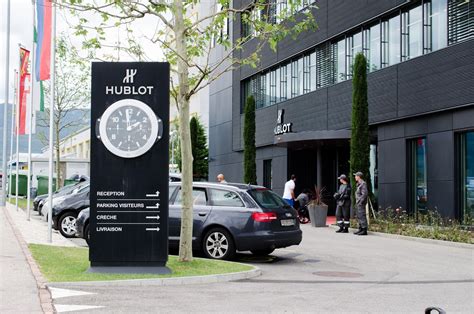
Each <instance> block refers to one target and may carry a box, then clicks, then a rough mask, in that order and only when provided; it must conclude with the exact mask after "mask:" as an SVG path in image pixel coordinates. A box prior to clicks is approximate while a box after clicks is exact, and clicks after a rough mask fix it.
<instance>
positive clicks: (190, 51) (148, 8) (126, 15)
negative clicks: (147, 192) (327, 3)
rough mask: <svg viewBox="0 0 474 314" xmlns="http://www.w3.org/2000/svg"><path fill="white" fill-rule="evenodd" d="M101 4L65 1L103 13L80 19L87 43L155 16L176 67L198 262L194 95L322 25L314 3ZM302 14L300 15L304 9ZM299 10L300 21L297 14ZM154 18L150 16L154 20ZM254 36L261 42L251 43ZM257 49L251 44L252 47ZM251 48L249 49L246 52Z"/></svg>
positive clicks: (185, 183) (187, 232)
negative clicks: (237, 26) (216, 54)
mask: <svg viewBox="0 0 474 314" xmlns="http://www.w3.org/2000/svg"><path fill="white" fill-rule="evenodd" d="M104 2H105V3H102V4H101V5H98V4H96V1H94V0H68V1H65V3H66V4H65V5H66V6H68V7H69V8H71V9H72V10H75V12H80V11H93V12H96V13H99V15H100V17H102V19H103V20H102V22H101V23H100V25H96V26H95V27H89V26H87V24H88V23H89V21H88V20H87V19H86V18H84V17H83V16H82V17H80V18H79V21H78V23H77V34H78V35H81V36H90V32H92V38H90V39H88V40H86V44H87V46H88V47H89V48H90V47H95V48H100V47H101V43H103V42H105V39H106V37H107V36H106V35H105V31H104V29H106V28H107V27H109V26H107V25H106V24H107V22H108V21H109V20H113V21H115V25H123V26H124V27H127V31H128V32H133V30H132V28H133V27H131V25H132V24H133V23H134V22H135V21H137V20H140V19H143V18H145V17H146V18H154V21H156V27H148V29H151V30H154V32H155V33H154V34H152V36H151V37H149V38H150V39H151V41H152V42H153V43H154V44H156V45H157V47H156V48H157V49H161V50H162V51H164V54H165V58H166V60H167V61H168V62H169V63H170V65H171V69H172V73H173V75H172V81H171V83H172V84H171V85H172V90H171V97H172V99H173V100H174V102H175V103H176V105H177V107H178V111H179V120H180V129H179V132H180V148H181V159H182V182H181V186H182V197H183V202H182V215H181V234H180V246H179V261H183V262H187V261H192V227H193V210H192V205H193V204H192V175H193V169H192V167H193V156H192V148H191V134H190V128H189V126H190V124H189V119H190V117H189V102H190V99H191V97H193V95H196V94H197V93H198V92H199V91H200V90H202V89H203V88H205V87H206V86H207V85H209V84H210V83H212V82H213V81H215V80H216V79H218V78H219V77H220V76H221V75H222V74H223V73H225V72H227V71H231V70H233V69H236V68H238V67H240V66H245V65H248V66H252V67H256V66H257V64H258V61H259V56H260V52H261V51H262V48H263V47H267V46H269V47H270V48H271V49H273V50H276V47H277V44H278V43H279V42H280V41H281V40H282V39H284V38H286V37H288V36H292V37H294V38H296V37H297V36H298V35H299V34H300V33H301V32H303V31H307V30H313V29H315V28H316V23H315V21H314V18H313V14H312V9H316V5H315V4H314V3H313V4H311V5H308V6H307V9H305V10H302V9H303V8H302V4H303V3H306V1H303V0H292V1H288V4H287V5H286V6H285V7H284V8H283V7H282V6H279V7H278V8H277V5H279V2H277V1H268V0H255V1H250V2H247V1H246V2H245V4H242V5H241V7H233V6H232V1H230V0H216V2H215V4H216V6H215V8H214V11H213V12H210V13H206V14H199V12H198V6H199V4H200V1H198V0H141V1H138V0H107V1H104ZM300 11H301V13H298V12H300ZM296 13H298V19H297V18H296V15H297V14H296ZM240 18H241V20H242V23H243V24H244V25H245V29H246V30H247V31H246V32H245V33H244V34H243V35H242V36H241V37H237V38H232V37H231V36H229V35H228V34H227V33H226V32H225V31H224V30H225V28H226V26H227V25H228V20H229V19H240ZM148 20H149V21H150V19H148ZM249 40H253V41H254V42H255V45H251V46H246V45H245V43H246V42H247V41H249ZM214 44H219V45H222V46H223V47H224V48H225V49H226V50H225V55H224V57H223V58H222V59H221V60H219V61H217V62H215V61H212V60H211V58H210V57H209V56H210V54H211V53H210V52H211V49H212V48H213V46H214ZM137 47H140V45H139V43H138V44H137V43H136V41H133V40H131V41H130V40H129V49H128V50H127V51H128V52H131V53H133V52H136V54H137V58H138V59H139V60H146V56H144V55H143V52H144V51H145V50H144V49H139V48H137ZM249 47H251V48H249ZM246 49H247V50H246Z"/></svg>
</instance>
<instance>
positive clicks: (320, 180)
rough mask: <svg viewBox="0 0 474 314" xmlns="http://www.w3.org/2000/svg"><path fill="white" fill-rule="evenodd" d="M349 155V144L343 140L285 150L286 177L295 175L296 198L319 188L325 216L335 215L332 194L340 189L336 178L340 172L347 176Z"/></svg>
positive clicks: (334, 203)
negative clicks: (325, 209)
mask: <svg viewBox="0 0 474 314" xmlns="http://www.w3.org/2000/svg"><path fill="white" fill-rule="evenodd" d="M318 150H319V151H318ZM349 152H350V151H349V143H348V142H345V141H344V142H342V141H341V142H331V143H321V142H319V143H317V142H315V143H314V144H313V145H308V144H305V145H302V146H301V147H291V148H288V177H289V176H290V175H292V174H294V175H296V188H295V195H296V196H297V195H298V194H299V193H301V192H302V191H303V189H305V188H308V189H310V190H311V191H312V192H313V193H314V190H315V187H316V186H317V187H320V188H322V199H323V201H324V203H326V204H327V205H328V215H330V216H333V215H335V211H336V202H335V201H334V198H333V195H334V193H335V192H336V191H337V189H338V187H339V182H338V180H337V177H338V176H339V175H340V174H342V173H344V174H346V175H347V176H349V175H350V174H349ZM318 156H319V159H320V164H319V165H318ZM318 169H320V175H319V176H318Z"/></svg>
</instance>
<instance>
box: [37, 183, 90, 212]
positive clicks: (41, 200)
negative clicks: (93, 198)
mask: <svg viewBox="0 0 474 314" xmlns="http://www.w3.org/2000/svg"><path fill="white" fill-rule="evenodd" d="M82 182H83V181H80V182H78V183H75V184H69V185H65V186H63V187H62V188H60V189H59V190H57V191H55V192H54V193H53V197H59V196H63V195H66V194H70V193H71V192H72V191H74V189H77V188H78V187H79V186H80V185H82V184H84V183H82ZM47 198H48V194H42V195H38V196H37V197H35V199H34V200H33V210H35V211H38V212H40V213H41V208H42V207H43V204H44V200H46V199H47Z"/></svg>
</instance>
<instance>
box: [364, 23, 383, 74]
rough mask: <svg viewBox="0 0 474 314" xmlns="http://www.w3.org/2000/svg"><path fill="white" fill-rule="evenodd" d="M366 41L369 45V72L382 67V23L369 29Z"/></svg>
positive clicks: (367, 48)
mask: <svg viewBox="0 0 474 314" xmlns="http://www.w3.org/2000/svg"><path fill="white" fill-rule="evenodd" d="M365 34H366V39H365V42H366V43H367V46H366V47H365V50H366V51H367V54H366V56H367V65H368V68H369V72H372V71H376V70H378V69H380V68H381V60H380V57H381V36H380V24H376V25H374V26H372V27H371V28H369V29H367V30H366V32H365Z"/></svg>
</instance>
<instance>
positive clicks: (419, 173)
mask: <svg viewBox="0 0 474 314" xmlns="http://www.w3.org/2000/svg"><path fill="white" fill-rule="evenodd" d="M410 154H411V156H410V157H411V160H410V168H411V169H410V171H411V176H410V186H411V193H412V204H411V205H412V207H413V209H414V213H415V215H418V214H420V213H424V212H426V209H427V207H426V206H427V202H428V185H427V172H426V138H417V139H415V140H412V141H411V142H410Z"/></svg>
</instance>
